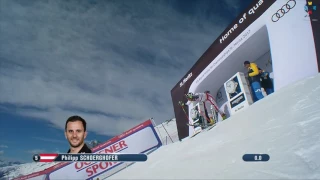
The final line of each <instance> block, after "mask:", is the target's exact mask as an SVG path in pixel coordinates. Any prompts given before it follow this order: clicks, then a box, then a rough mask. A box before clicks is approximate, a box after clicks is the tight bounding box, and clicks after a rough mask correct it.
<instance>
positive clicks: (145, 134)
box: [17, 120, 162, 180]
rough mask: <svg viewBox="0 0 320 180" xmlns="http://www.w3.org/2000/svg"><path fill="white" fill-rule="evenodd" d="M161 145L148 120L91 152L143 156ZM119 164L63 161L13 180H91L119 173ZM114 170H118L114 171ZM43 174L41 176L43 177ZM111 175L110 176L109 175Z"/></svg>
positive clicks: (121, 167)
mask: <svg viewBox="0 0 320 180" xmlns="http://www.w3.org/2000/svg"><path fill="white" fill-rule="evenodd" d="M161 145H162V143H161V141H160V139H159V137H158V134H157V133H156V131H155V129H154V127H153V124H152V122H151V120H147V121H145V122H144V123H141V124H139V125H138V126H136V127H134V128H132V129H130V130H128V131H126V132H124V133H122V134H120V135H118V136H116V137H114V138H112V139H110V140H109V141H107V142H105V143H102V144H100V145H98V146H96V147H94V148H93V149H92V152H93V154H109V153H130V154H138V153H146V152H148V151H150V150H152V149H155V148H158V147H160V146H161ZM121 164H123V162H72V163H70V162H67V163H66V162H63V163H59V164H57V165H55V166H52V167H50V168H48V169H46V170H45V171H41V172H37V173H33V174H30V175H26V176H22V177H19V178H17V180H22V179H30V178H31V177H33V178H36V179H46V180H50V179H92V178H94V177H97V176H99V175H101V174H106V173H109V171H110V172H111V170H112V172H113V173H115V172H118V171H120V170H121V169H123V168H125V167H126V166H120V165H121ZM117 168H118V169H117ZM44 175H45V176H44ZM110 175H111V174H110Z"/></svg>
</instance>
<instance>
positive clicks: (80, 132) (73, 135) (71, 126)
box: [65, 121, 87, 148]
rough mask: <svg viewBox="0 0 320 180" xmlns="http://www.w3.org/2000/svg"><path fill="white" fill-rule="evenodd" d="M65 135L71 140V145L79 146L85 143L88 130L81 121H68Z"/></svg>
mask: <svg viewBox="0 0 320 180" xmlns="http://www.w3.org/2000/svg"><path fill="white" fill-rule="evenodd" d="M65 136H66V138H67V140H68V141H69V144H70V146H71V147H73V148H77V147H79V146H81V145H82V144H83V143H84V139H85V138H86V137H87V132H85V131H84V127H83V125H82V122H81V121H75V122H68V124H67V129H66V131H65Z"/></svg>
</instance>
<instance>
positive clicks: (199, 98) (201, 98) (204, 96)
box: [186, 91, 226, 125]
mask: <svg viewBox="0 0 320 180" xmlns="http://www.w3.org/2000/svg"><path fill="white" fill-rule="evenodd" d="M186 97H187V99H188V102H187V103H190V102H193V101H196V102H203V103H204V106H205V115H206V117H207V118H208V119H210V123H209V124H210V125H213V124H215V123H216V122H215V121H214V119H213V114H212V113H208V112H210V110H208V109H207V108H206V102H209V103H210V104H211V106H213V109H215V110H216V111H217V112H218V113H219V114H220V115H221V117H222V119H223V120H225V119H226V114H225V113H224V112H222V111H221V110H220V109H219V108H218V106H217V103H216V102H215V100H214V98H213V97H212V95H211V94H210V91H205V92H204V93H195V94H193V93H192V92H189V93H188V94H186Z"/></svg>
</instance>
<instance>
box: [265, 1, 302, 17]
mask: <svg viewBox="0 0 320 180" xmlns="http://www.w3.org/2000/svg"><path fill="white" fill-rule="evenodd" d="M295 6H296V1H295V0H289V1H288V2H287V3H286V4H285V5H283V6H282V7H281V9H279V10H278V11H277V12H276V13H274V14H273V15H272V17H271V20H272V21H273V22H277V21H279V19H280V18H282V17H283V16H284V15H285V14H287V13H288V12H289V11H290V9H292V8H294V7H295Z"/></svg>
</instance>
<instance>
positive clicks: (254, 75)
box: [243, 61, 264, 100]
mask: <svg viewBox="0 0 320 180" xmlns="http://www.w3.org/2000/svg"><path fill="white" fill-rule="evenodd" d="M243 65H244V66H245V67H246V68H247V69H248V79H249V82H250V86H251V89H252V91H253V93H254V94H253V96H255V98H256V100H260V99H262V98H263V97H264V96H263V94H262V92H261V84H260V73H259V69H258V66H257V64H256V63H250V62H249V61H245V62H244V63H243Z"/></svg>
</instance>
